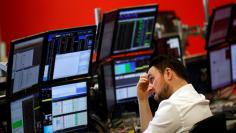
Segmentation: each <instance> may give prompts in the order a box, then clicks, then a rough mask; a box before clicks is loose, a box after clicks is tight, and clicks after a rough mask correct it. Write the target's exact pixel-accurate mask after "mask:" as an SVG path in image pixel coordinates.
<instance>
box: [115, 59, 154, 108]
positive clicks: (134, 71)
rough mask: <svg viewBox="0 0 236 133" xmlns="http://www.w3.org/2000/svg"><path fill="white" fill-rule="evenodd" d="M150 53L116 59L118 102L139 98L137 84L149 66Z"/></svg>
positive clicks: (116, 96)
mask: <svg viewBox="0 0 236 133" xmlns="http://www.w3.org/2000/svg"><path fill="white" fill-rule="evenodd" d="M150 58H151V56H150V55H142V56H136V57H129V58H124V59H119V60H115V61H114V68H113V71H114V79H115V98H116V103H118V104H119V103H123V102H129V101H134V100H137V89H136V85H137V83H138V81H139V77H140V75H141V74H143V73H145V72H146V70H147V69H148V67H149V62H150Z"/></svg>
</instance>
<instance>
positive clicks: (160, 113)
mask: <svg viewBox="0 0 236 133" xmlns="http://www.w3.org/2000/svg"><path fill="white" fill-rule="evenodd" d="M179 114H180V113H179V111H178V110H177V109H176V107H175V105H173V104H172V103H170V102H169V101H162V102H161V103H160V105H159V107H158V110H157V111H156V112H155V116H154V117H153V119H152V121H151V122H150V123H149V125H148V128H147V129H146V130H145V131H144V133H175V132H176V131H177V130H178V129H179V128H180V127H181V120H180V116H179Z"/></svg>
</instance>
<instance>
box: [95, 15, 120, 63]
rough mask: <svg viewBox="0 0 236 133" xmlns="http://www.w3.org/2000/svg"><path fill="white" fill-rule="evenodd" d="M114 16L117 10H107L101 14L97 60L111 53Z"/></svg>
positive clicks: (99, 60)
mask: <svg viewBox="0 0 236 133" xmlns="http://www.w3.org/2000/svg"><path fill="white" fill-rule="evenodd" d="M116 16H117V11H112V12H108V13H105V14H104V15H103V19H102V25H101V32H100V35H99V45H98V55H97V61H98V62H101V61H102V60H103V59H105V58H106V57H108V56H110V55H111V48H112V39H113V34H114V29H115V20H116Z"/></svg>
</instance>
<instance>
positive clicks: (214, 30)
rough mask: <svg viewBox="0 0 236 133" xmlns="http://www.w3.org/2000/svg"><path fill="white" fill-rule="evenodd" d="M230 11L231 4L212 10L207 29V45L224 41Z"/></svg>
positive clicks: (210, 45)
mask: <svg viewBox="0 0 236 133" xmlns="http://www.w3.org/2000/svg"><path fill="white" fill-rule="evenodd" d="M231 11H232V6H226V7H224V8H218V9H215V10H214V13H213V16H212V22H211V25H210V31H209V38H208V47H212V46H215V45H217V44H220V43H223V42H225V41H226V37H227V33H228V30H229V25H230V18H231Z"/></svg>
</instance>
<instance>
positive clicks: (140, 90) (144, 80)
mask: <svg viewBox="0 0 236 133" xmlns="http://www.w3.org/2000/svg"><path fill="white" fill-rule="evenodd" d="M148 85H149V81H148V75H147V73H144V74H142V75H140V78H139V82H138V84H137V96H138V99H139V100H144V99H147V98H148V91H147V90H148Z"/></svg>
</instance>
